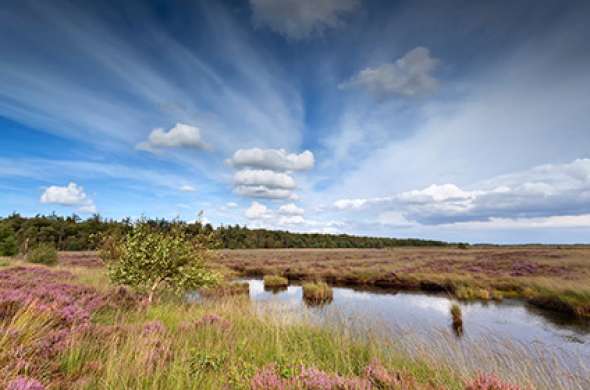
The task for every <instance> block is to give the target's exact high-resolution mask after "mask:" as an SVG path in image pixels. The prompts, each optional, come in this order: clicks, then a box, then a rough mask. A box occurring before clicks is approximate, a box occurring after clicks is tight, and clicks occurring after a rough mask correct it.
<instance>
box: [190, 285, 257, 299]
mask: <svg viewBox="0 0 590 390" xmlns="http://www.w3.org/2000/svg"><path fill="white" fill-rule="evenodd" d="M199 293H200V294H201V295H202V296H204V297H207V298H222V297H229V296H234V295H248V294H249V293H250V285H249V284H248V283H241V282H234V283H228V282H225V283H222V284H220V285H218V286H215V287H210V288H204V289H201V290H199Z"/></svg>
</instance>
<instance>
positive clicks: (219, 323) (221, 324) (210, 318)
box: [195, 314, 231, 329]
mask: <svg viewBox="0 0 590 390" xmlns="http://www.w3.org/2000/svg"><path fill="white" fill-rule="evenodd" d="M230 325H231V323H230V322H229V321H228V320H226V319H224V318H222V317H220V316H218V315H216V314H206V315H204V316H203V317H201V318H200V319H198V320H197V321H196V322H195V326H196V327H197V328H199V327H206V326H214V327H218V328H220V329H228V328H229V327H230Z"/></svg>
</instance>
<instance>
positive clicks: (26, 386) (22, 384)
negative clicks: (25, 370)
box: [6, 376, 45, 390]
mask: <svg viewBox="0 0 590 390" xmlns="http://www.w3.org/2000/svg"><path fill="white" fill-rule="evenodd" d="M6 390H45V386H43V385H42V384H41V383H40V382H39V381H38V380H36V379H31V378H27V377H24V376H19V377H18V378H16V379H13V380H11V381H10V382H8V385H7V386H6Z"/></svg>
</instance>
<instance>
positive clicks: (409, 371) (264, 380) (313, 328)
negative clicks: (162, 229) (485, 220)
mask: <svg viewBox="0 0 590 390" xmlns="http://www.w3.org/2000/svg"><path fill="white" fill-rule="evenodd" d="M72 256H74V255H71V256H70V258H68V256H65V257H64V256H61V260H62V261H63V262H64V263H65V264H62V265H58V266H54V267H47V266H43V265H29V264H27V263H24V262H22V261H19V260H14V259H5V261H4V262H3V264H2V266H1V267H0V387H1V388H8V389H115V388H116V389H120V388H130V389H140V388H141V389H221V388H223V389H227V388H231V389H233V388H235V389H295V388H297V389H303V388H305V389H332V388H333V389H336V388H339V389H340V388H341V389H389V388H404V389H435V388H436V389H464V388H465V389H467V388H468V389H488V387H482V386H480V385H481V384H482V383H483V384H487V383H492V384H494V383H496V384H501V380H500V379H498V377H496V376H494V375H490V374H481V375H478V374H477V373H475V372H471V373H466V372H458V371H455V370H453V369H452V368H451V367H449V366H448V365H446V364H443V363H437V361H436V355H435V354H432V353H431V354H429V353H422V354H419V355H414V356H411V355H410V354H408V353H406V352H404V350H403V349H402V348H400V346H401V344H396V343H394V342H387V341H385V340H383V339H380V338H378V337H376V336H372V335H371V334H370V333H367V334H366V335H365V337H363V338H361V339H359V338H357V337H355V336H353V335H352V334H350V333H349V332H348V331H347V330H346V329H345V328H339V327H321V326H318V325H314V324H312V323H311V322H309V321H307V320H306V319H305V318H296V317H290V316H289V315H288V314H285V312H282V311H277V312H276V313H275V312H273V310H272V308H269V309H270V310H267V311H265V312H263V313H261V312H260V310H257V306H256V304H254V303H251V302H250V301H249V300H248V299H247V297H244V296H242V297H239V296H238V297H231V298H227V297H226V298H223V299H220V300H206V301H204V302H202V303H200V304H187V303H186V302H184V301H182V300H179V299H178V298H173V297H166V296H163V297H161V299H160V300H158V301H157V302H156V303H154V304H152V305H146V304H145V300H144V299H143V298H142V296H141V295H137V294H135V293H131V292H129V291H127V290H126V289H123V288H118V287H114V286H112V285H110V284H109V282H108V278H107V277H106V273H105V268H104V267H96V266H91V267H83V266H81V263H80V262H78V263H77V265H75V266H74V265H71V264H70V265H68V261H71V260H72V258H71V257H72ZM82 257H85V258H89V256H82ZM89 264H90V265H94V262H93V261H90V262H89ZM265 313H266V314H265ZM429 349H432V348H429ZM499 374H500V375H501V373H499ZM547 375H549V374H547ZM510 379H511V381H517V382H521V383H523V384H526V383H527V382H528V380H527V378H526V376H523V377H518V378H510ZM19 386H20V387H19ZM27 386H28V387H27ZM498 388H500V387H498ZM502 388H507V389H508V388H510V389H518V388H519V387H516V386H515V387H502Z"/></svg>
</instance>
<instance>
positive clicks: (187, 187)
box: [179, 184, 197, 192]
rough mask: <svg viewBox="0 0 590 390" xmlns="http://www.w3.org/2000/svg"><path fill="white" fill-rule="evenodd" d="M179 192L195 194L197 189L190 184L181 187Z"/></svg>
mask: <svg viewBox="0 0 590 390" xmlns="http://www.w3.org/2000/svg"><path fill="white" fill-rule="evenodd" d="M179 190H180V191H182V192H195V191H196V190H197V189H196V188H195V187H193V186H191V185H189V184H185V185H182V186H180V188H179Z"/></svg>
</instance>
